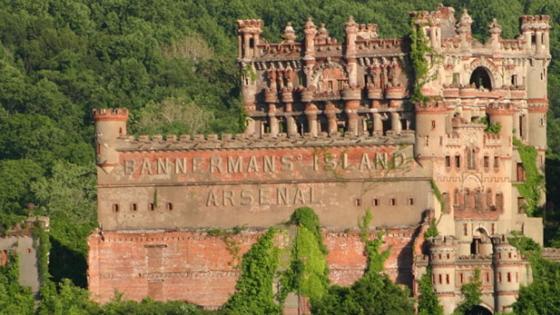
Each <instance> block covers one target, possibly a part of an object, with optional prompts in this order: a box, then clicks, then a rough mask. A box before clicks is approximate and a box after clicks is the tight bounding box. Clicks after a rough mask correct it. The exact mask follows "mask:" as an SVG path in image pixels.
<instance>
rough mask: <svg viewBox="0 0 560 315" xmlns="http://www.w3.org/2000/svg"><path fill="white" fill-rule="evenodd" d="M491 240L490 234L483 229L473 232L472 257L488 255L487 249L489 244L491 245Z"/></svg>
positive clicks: (479, 228)
mask: <svg viewBox="0 0 560 315" xmlns="http://www.w3.org/2000/svg"><path fill="white" fill-rule="evenodd" d="M489 242H490V238H489V236H488V232H487V231H486V229H485V228H483V227H478V228H477V229H476V230H475V231H474V232H473V240H472V242H471V255H481V254H488V253H487V251H488V248H485V246H486V245H487V244H490V243H489Z"/></svg>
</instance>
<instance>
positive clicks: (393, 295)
mask: <svg viewBox="0 0 560 315" xmlns="http://www.w3.org/2000/svg"><path fill="white" fill-rule="evenodd" d="M371 218H372V217H371V212H369V210H368V211H366V213H365V215H364V217H363V218H362V221H361V223H360V224H359V226H360V230H361V231H360V232H361V233H360V236H361V237H362V241H364V245H365V248H364V251H365V253H366V255H367V268H366V271H365V273H364V275H363V276H362V278H360V279H359V280H358V281H356V283H354V284H353V285H352V286H351V287H341V286H338V285H333V286H331V287H329V290H328V293H327V294H325V296H324V297H323V298H322V299H321V300H319V301H313V302H314V303H313V304H312V313H313V314H403V315H404V314H412V313H413V303H412V300H411V298H410V297H409V293H408V291H407V290H406V289H403V288H401V287H399V286H397V285H395V284H394V283H393V282H392V281H391V280H390V279H389V278H388V277H387V275H385V274H384V273H383V264H384V262H385V260H386V259H387V257H388V255H389V250H384V251H382V252H381V251H380V247H381V245H382V244H383V235H382V234H381V233H378V234H377V235H376V237H375V238H374V239H370V237H369V223H370V222H371ZM366 227H367V228H366ZM366 230H367V233H365V231H366Z"/></svg>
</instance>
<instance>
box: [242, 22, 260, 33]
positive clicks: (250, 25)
mask: <svg viewBox="0 0 560 315" xmlns="http://www.w3.org/2000/svg"><path fill="white" fill-rule="evenodd" d="M237 27H238V28H239V31H240V32H242V33H260V32H262V27H263V21H262V20H261V19H247V20H237Z"/></svg>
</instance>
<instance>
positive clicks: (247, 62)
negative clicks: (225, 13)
mask: <svg viewBox="0 0 560 315" xmlns="http://www.w3.org/2000/svg"><path fill="white" fill-rule="evenodd" d="M237 26H238V35H237V40H238V52H237V53H238V58H237V61H238V62H239V63H240V65H241V67H242V70H243V72H242V77H241V82H242V83H241V93H242V95H243V105H244V107H245V110H246V111H247V112H252V111H254V110H255V108H256V107H255V106H256V105H255V104H256V99H255V97H256V94H257V78H256V70H255V68H254V65H253V64H252V62H251V60H252V59H253V58H255V57H258V56H259V51H258V45H259V43H260V37H261V36H260V35H261V32H262V26H263V22H262V20H257V19H250V20H238V21H237ZM254 128H255V126H254V124H252V123H251V122H248V126H247V132H248V133H251V134H252V133H254Z"/></svg>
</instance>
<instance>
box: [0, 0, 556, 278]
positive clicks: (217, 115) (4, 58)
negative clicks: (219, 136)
mask: <svg viewBox="0 0 560 315" xmlns="http://www.w3.org/2000/svg"><path fill="white" fill-rule="evenodd" d="M440 2H442V1H441V0H415V1H412V0H399V1H397V0H393V1H386V0H352V1H351V0H305V1H304V0H291V1H290V0H286V1H270V0H228V1H225V0H190V1H172V0H147V1H140V0H98V1H85V0H42V1H36V0H0V148H1V149H0V223H1V224H0V225H1V226H2V227H1V229H3V228H5V227H7V226H10V225H12V224H13V223H14V222H17V221H18V220H20V219H21V218H22V217H24V216H27V215H28V214H31V213H32V214H44V215H48V216H49V217H50V218H51V225H52V227H51V233H50V234H51V236H50V237H51V243H52V245H53V246H52V249H51V265H50V266H51V270H50V271H51V274H53V276H54V279H55V280H60V279H61V278H63V277H68V278H71V279H72V280H73V281H74V282H75V283H76V284H78V285H80V286H85V285H86V282H85V267H86V265H85V255H86V252H87V248H86V244H85V238H86V237H87V235H88V234H89V233H90V231H91V230H92V229H93V228H95V227H96V226H97V222H96V215H95V209H96V205H95V202H96V201H95V198H96V195H95V194H96V192H95V167H94V159H95V156H94V150H93V139H94V132H93V123H92V119H91V109H92V108H97V107H127V108H129V109H130V110H131V123H130V129H131V132H132V133H144V132H147V133H163V134H165V133H194V132H206V133H209V132H214V133H221V132H238V131H240V130H241V128H242V122H243V113H242V110H241V106H240V95H239V83H238V80H239V77H240V73H239V69H238V67H237V65H236V60H235V59H236V55H237V46H236V45H237V40H236V26H235V25H236V24H235V21H236V20H237V19H240V18H261V19H263V20H264V24H265V33H264V36H265V37H266V38H268V39H269V40H272V41H276V40H278V39H279V36H280V33H281V30H282V29H283V27H284V26H285V24H286V23H287V22H288V21H292V22H293V23H294V26H295V28H296V31H301V28H302V25H303V23H304V21H305V20H306V19H307V17H308V16H311V17H313V18H314V20H315V21H316V22H324V23H325V24H326V27H327V28H328V29H329V31H330V33H331V34H332V35H334V36H336V37H338V38H339V39H342V33H343V25H344V22H345V21H346V20H347V18H348V16H349V15H353V16H354V18H355V19H356V20H357V21H358V22H373V23H377V24H378V25H379V29H380V33H381V35H382V36H384V37H391V36H394V37H396V36H405V35H406V34H407V33H408V31H409V24H408V21H409V20H408V12H409V11H412V10H417V9H426V10H433V9H435V8H436V7H437V5H438V4H439V3H440ZM443 4H445V5H450V6H453V7H455V8H456V13H460V12H461V9H462V8H464V7H466V8H468V9H469V12H470V14H471V16H472V17H473V19H474V24H473V28H474V30H473V31H474V32H475V34H476V36H477V37H478V38H480V39H481V40H483V41H484V40H485V39H486V36H487V25H488V24H489V22H490V21H491V19H492V18H493V17H496V18H497V19H498V21H499V23H500V24H501V25H502V27H503V34H502V35H503V36H504V37H509V38H513V37H514V36H516V35H517V33H518V17H519V16H520V15H523V14H548V15H551V16H552V21H553V30H552V35H551V51H552V56H553V59H552V63H551V65H550V68H549V75H548V89H549V99H550V105H551V109H550V114H549V119H548V120H549V121H548V122H549V124H548V136H549V145H550V149H549V152H548V157H549V159H548V161H547V163H548V166H547V176H548V177H547V188H548V200H549V203H548V205H549V206H548V209H547V211H546V213H545V211H541V214H546V217H547V222H548V227H549V230H548V233H547V236H549V237H550V238H551V239H552V238H554V237H555V236H556V235H555V230H556V229H555V227H556V220H560V211H557V210H556V207H560V187H559V185H560V184H559V182H560V181H559V180H560V62H559V61H558V58H560V30H558V29H557V28H558V25H559V22H560V0H463V1H461V0H447V1H443ZM300 34H301V32H300ZM558 238H559V239H560V235H559V237H558ZM554 243H556V242H554Z"/></svg>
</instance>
